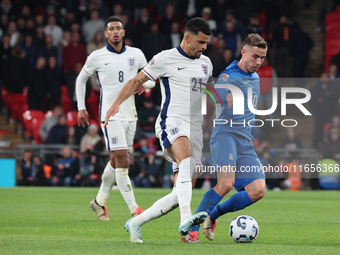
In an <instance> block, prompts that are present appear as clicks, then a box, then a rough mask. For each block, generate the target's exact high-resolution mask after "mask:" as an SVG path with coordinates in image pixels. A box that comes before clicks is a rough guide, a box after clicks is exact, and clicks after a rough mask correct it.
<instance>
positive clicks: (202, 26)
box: [184, 18, 211, 35]
mask: <svg viewBox="0 0 340 255" xmlns="http://www.w3.org/2000/svg"><path fill="white" fill-rule="evenodd" d="M184 32H191V33H193V34H195V35H198V33H199V32H202V33H203V34H205V35H211V29H210V26H209V24H208V23H207V22H206V21H205V20H204V19H203V18H192V19H190V20H189V21H188V22H187V24H185V30H184Z"/></svg>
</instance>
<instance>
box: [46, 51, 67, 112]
mask: <svg viewBox="0 0 340 255" xmlns="http://www.w3.org/2000/svg"><path fill="white" fill-rule="evenodd" d="M63 77H64V72H63V70H62V69H61V67H59V66H58V64H57V59H56V58H55V57H53V56H51V57H49V59H48V63H47V68H46V78H47V86H46V87H47V93H48V96H47V98H48V100H47V103H48V109H52V108H53V107H54V106H57V105H60V104H61V89H60V86H61V85H62V83H63Z"/></svg>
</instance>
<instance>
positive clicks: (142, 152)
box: [135, 135, 148, 157]
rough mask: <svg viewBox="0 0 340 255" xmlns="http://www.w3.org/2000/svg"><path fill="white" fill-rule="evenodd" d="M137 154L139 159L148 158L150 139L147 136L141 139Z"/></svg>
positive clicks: (136, 149)
mask: <svg viewBox="0 0 340 255" xmlns="http://www.w3.org/2000/svg"><path fill="white" fill-rule="evenodd" d="M135 152H136V153H138V154H139V157H146V153H147V152H148V138H147V137H146V136H145V135H143V136H141V137H140V139H139V141H138V146H137V147H136V148H135Z"/></svg>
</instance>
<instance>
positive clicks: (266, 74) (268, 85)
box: [257, 58, 278, 119]
mask: <svg viewBox="0 0 340 255" xmlns="http://www.w3.org/2000/svg"><path fill="white" fill-rule="evenodd" d="M257 74H258V75H259V77H260V97H259V101H258V104H257V108H258V109H259V110H268V109H270V108H271V107H272V104H273V93H272V88H273V87H277V85H278V78H277V74H276V71H275V69H274V68H273V67H271V66H270V65H269V64H268V59H267V58H265V59H264V60H263V62H262V65H261V66H260V68H259V69H258V70H257ZM269 118H270V119H273V118H274V113H272V114H270V115H269Z"/></svg>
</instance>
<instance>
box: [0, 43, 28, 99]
mask: <svg viewBox="0 0 340 255" xmlns="http://www.w3.org/2000/svg"><path fill="white" fill-rule="evenodd" d="M2 69H3V72H4V84H6V88H7V89H8V91H9V92H10V93H22V89H23V88H24V87H25V86H27V85H28V84H27V78H28V71H29V63H28V60H27V58H26V53H25V51H23V50H22V49H21V48H20V46H19V44H16V45H15V46H14V48H13V50H12V54H11V55H10V56H9V58H8V60H6V65H5V66H3V67H2Z"/></svg>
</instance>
